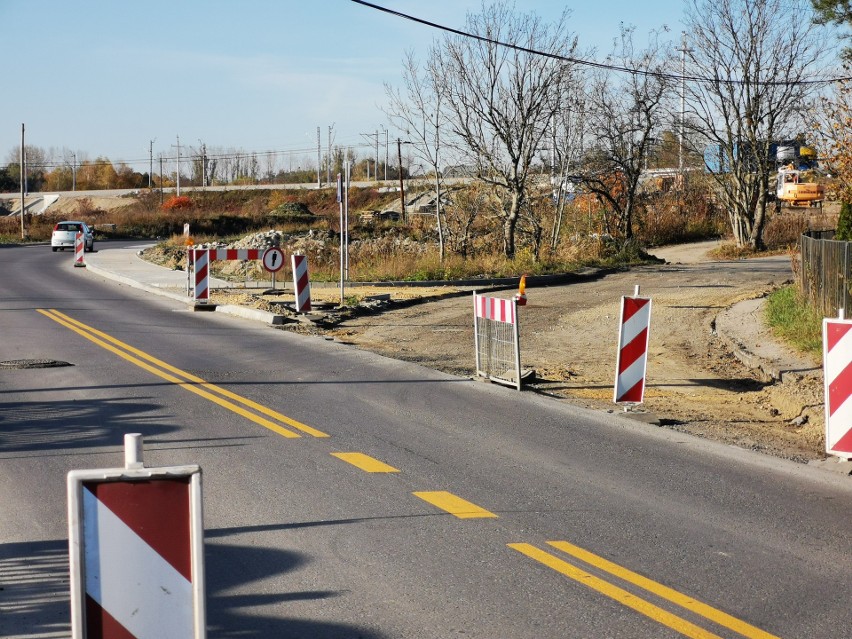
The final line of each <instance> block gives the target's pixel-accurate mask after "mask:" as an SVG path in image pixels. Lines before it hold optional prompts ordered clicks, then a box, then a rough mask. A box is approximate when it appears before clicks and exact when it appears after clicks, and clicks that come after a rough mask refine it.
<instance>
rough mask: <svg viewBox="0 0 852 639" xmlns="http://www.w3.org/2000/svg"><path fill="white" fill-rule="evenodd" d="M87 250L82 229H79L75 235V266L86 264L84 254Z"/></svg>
mask: <svg viewBox="0 0 852 639" xmlns="http://www.w3.org/2000/svg"><path fill="white" fill-rule="evenodd" d="M85 251H86V240H85V238H84V237H83V233H82V232H81V231H77V233H76V234H75V235H74V266H86V263H85V262H84V261H83V254H84V253H85Z"/></svg>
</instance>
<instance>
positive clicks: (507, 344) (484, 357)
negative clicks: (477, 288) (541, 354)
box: [473, 293, 521, 390]
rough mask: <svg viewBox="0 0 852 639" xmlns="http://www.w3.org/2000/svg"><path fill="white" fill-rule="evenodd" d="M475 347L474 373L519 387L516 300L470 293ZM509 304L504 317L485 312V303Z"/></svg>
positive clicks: (519, 370) (518, 333)
mask: <svg viewBox="0 0 852 639" xmlns="http://www.w3.org/2000/svg"><path fill="white" fill-rule="evenodd" d="M473 301H474V347H475V350H476V374H477V375H479V376H481V377H487V378H488V379H491V380H494V381H496V382H501V383H511V384H513V385H514V386H515V387H516V388H517V389H518V390H521V355H520V346H519V341H520V339H519V336H520V331H519V328H518V312H517V303H516V302H515V300H498V299H495V298H487V297H485V296H482V295H477V294H476V293H474V294H473ZM492 301H495V302H498V303H500V304H502V305H507V304H511V311H510V312H507V313H506V316H505V318H504V319H502V320H500V319H494V316H493V314H490V313H489V312H487V311H484V310H483V309H484V303H485V305H487V303H489V302H492Z"/></svg>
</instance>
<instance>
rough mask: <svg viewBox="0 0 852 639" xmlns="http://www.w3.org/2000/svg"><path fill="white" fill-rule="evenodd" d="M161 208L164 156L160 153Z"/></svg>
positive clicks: (161, 204) (161, 200)
mask: <svg viewBox="0 0 852 639" xmlns="http://www.w3.org/2000/svg"><path fill="white" fill-rule="evenodd" d="M160 206H163V154H162V153H160Z"/></svg>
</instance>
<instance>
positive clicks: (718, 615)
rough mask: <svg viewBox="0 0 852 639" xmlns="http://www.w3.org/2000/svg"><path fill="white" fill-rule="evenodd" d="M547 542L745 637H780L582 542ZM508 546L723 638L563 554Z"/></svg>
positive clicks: (658, 616) (657, 614) (707, 636)
mask: <svg viewBox="0 0 852 639" xmlns="http://www.w3.org/2000/svg"><path fill="white" fill-rule="evenodd" d="M547 544H548V545H549V546H552V547H553V548H555V549H557V550H559V551H561V552H563V553H565V554H567V555H569V556H570V557H572V558H574V559H576V560H579V561H580V562H583V563H585V564H588V565H589V566H592V567H593V568H596V569H597V570H599V571H601V572H604V573H607V574H609V575H611V576H613V577H616V578H618V579H620V580H622V581H624V582H626V583H628V584H631V585H633V586H636V587H637V588H640V589H642V590H645V591H646V592H648V593H651V594H652V595H654V596H656V597H658V598H660V599H664V600H666V601H669V602H671V603H673V604H675V605H677V606H680V607H681V608H683V609H684V610H687V611H689V612H692V613H695V614H696V615H699V616H701V617H704V618H705V619H708V620H710V621H712V622H713V623H715V624H718V625H719V626H722V627H724V628H727V629H729V630H733V631H734V632H737V633H739V634H740V635H742V636H744V637H748V639H778V637H776V636H775V635H771V634H769V633H768V632H765V631H764V630H761V629H760V628H756V627H755V626H752V625H751V624H748V623H746V622H745V621H742V620H740V619H737V618H736V617H732V616H731V615H729V614H727V613H725V612H722V611H721V610H717V609H716V608H713V607H712V606H709V605H707V604H705V603H702V602H700V601H697V600H696V599H693V598H692V597H689V596H687V595H684V594H683V593H680V592H678V591H676V590H673V589H672V588H669V587H668V586H664V585H663V584H660V583H657V582H656V581H653V580H651V579H648V578H647V577H643V576H642V575H640V574H637V573H635V572H633V571H631V570H628V569H627V568H624V567H623V566H619V565H618V564H616V563H613V562H611V561H609V560H607V559H604V558H603V557H599V556H598V555H596V554H594V553H592V552H589V551H588V550H584V549H583V548H580V547H579V546H575V545H574V544H571V543H569V542H567V541H549V542H547ZM509 548H512V549H513V550H517V551H518V552H519V553H521V554H523V555H526V556H527V557H530V558H531V559H535V560H536V561H538V562H539V563H541V564H543V565H545V566H547V567H548V568H551V569H553V570H555V571H556V572H558V573H560V574H562V575H565V576H566V577H569V578H571V579H573V580H574V581H576V582H578V583H581V584H583V585H584V586H587V587H589V588H591V589H592V590H595V591H597V592H599V593H600V594H602V595H605V596H607V597H609V598H611V599H613V600H615V601H617V602H619V603H621V604H622V605H624V606H627V607H628V608H631V609H633V610H635V611H636V612H638V613H641V614H643V615H645V616H646V617H649V618H650V619H653V620H654V621H656V622H657V623H660V624H662V625H664V626H668V627H669V628H671V629H672V630H675V631H676V632H679V633H680V634H682V635H684V636H685V637H690V638H691V639H721V638H720V637H719V636H718V635H716V634H714V633H712V632H709V631H708V630H705V629H704V628H701V627H700V626H697V625H695V624H694V623H692V622H691V621H688V620H686V619H684V618H683V617H679V616H678V615H676V614H673V613H671V612H669V611H667V610H665V609H663V608H661V607H659V606H656V605H654V604H652V603H651V602H649V601H646V600H644V599H642V598H641V597H637V596H636V595H634V594H633V593H631V592H629V591H627V590H625V589H624V588H620V587H619V586H616V585H615V584H612V583H610V582H608V581H606V580H605V579H602V578H600V577H597V576H595V575H593V574H591V573H590V572H588V571H587V570H584V569H582V568H580V567H578V566H575V565H574V564H572V563H569V562H568V561H566V560H564V559H562V558H561V557H558V556H556V555H554V554H551V553H549V552H546V551H544V550H541V549H540V548H538V547H536V546H533V545H532V544H525V543H520V544H509Z"/></svg>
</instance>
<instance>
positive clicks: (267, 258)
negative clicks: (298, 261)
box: [260, 246, 284, 273]
mask: <svg viewBox="0 0 852 639" xmlns="http://www.w3.org/2000/svg"><path fill="white" fill-rule="evenodd" d="M260 259H261V261H262V262H263V268H264V269H266V270H267V271H269V272H270V273H277V272H278V271H280V270H281V269H282V268H284V253H283V252H282V251H281V249H280V248H277V247H275V246H273V247H270V248H268V249H266V250H265V251H264V252H263V257H261V258H260Z"/></svg>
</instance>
